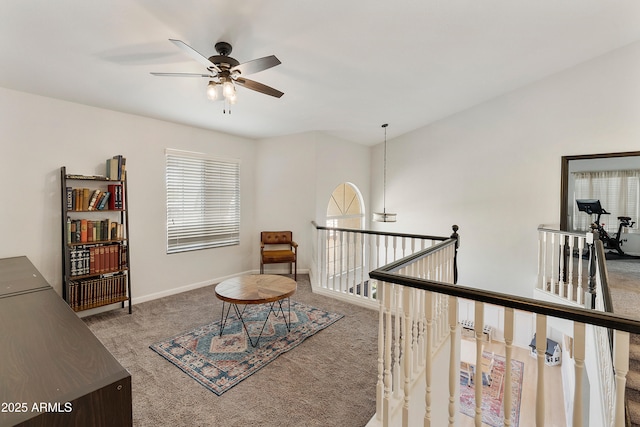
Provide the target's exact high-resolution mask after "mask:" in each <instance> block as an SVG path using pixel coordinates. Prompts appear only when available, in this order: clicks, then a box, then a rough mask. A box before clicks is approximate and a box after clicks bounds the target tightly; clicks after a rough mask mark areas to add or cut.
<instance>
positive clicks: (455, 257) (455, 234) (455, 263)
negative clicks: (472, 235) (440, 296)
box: [451, 224, 460, 285]
mask: <svg viewBox="0 0 640 427" xmlns="http://www.w3.org/2000/svg"><path fill="white" fill-rule="evenodd" d="M451 229H452V230H453V233H452V234H451V238H452V239H456V248H455V252H454V254H453V284H454V285H455V284H456V283H458V248H459V247H460V235H459V234H458V229H459V227H458V226H457V225H455V224H453V225H452V226H451Z"/></svg>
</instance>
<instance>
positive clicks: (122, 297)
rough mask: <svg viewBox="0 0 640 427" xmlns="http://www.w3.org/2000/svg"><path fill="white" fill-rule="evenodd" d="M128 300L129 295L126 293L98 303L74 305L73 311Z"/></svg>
mask: <svg viewBox="0 0 640 427" xmlns="http://www.w3.org/2000/svg"><path fill="white" fill-rule="evenodd" d="M128 300H129V297H127V296H126V295H124V296H121V297H114V298H110V299H108V300H105V301H101V302H97V303H92V304H83V305H81V306H79V307H73V311H84V310H89V309H92V308H98V307H104V306H105V305H110V304H118V303H121V302H125V301H128Z"/></svg>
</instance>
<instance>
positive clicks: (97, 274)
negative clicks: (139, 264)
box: [69, 268, 129, 281]
mask: <svg viewBox="0 0 640 427" xmlns="http://www.w3.org/2000/svg"><path fill="white" fill-rule="evenodd" d="M125 271H129V269H128V268H121V269H119V270H113V271H103V272H102V273H93V274H83V275H81V276H69V280H72V281H74V280H83V279H91V278H100V277H108V276H113V275H116V274H118V273H124V272H125Z"/></svg>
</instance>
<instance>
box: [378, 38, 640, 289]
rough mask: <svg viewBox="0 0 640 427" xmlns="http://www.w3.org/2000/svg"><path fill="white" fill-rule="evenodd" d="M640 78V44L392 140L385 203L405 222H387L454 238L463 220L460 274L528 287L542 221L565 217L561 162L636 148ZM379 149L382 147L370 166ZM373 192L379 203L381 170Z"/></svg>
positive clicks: (468, 280) (473, 280)
mask: <svg viewBox="0 0 640 427" xmlns="http://www.w3.org/2000/svg"><path fill="white" fill-rule="evenodd" d="M638 75H640V43H635V44H633V45H630V46H628V47H626V48H623V49H620V50H617V51H615V52H612V53H610V54H607V55H605V56H602V57H600V58H597V59H595V60H593V61H590V62H588V63H584V64H582V65H580V66H577V67H574V68H571V69H569V70H566V71H564V72H562V73H559V74H556V75H553V76H551V77H549V78H546V79H544V80H541V81H539V82H537V83H535V84H533V85H530V86H528V87H525V88H522V89H520V90H517V91H515V92H512V93H509V94H507V95H504V96H501V97H499V98H496V99H493V100H491V101H489V102H487V103H484V104H482V105H479V106H476V107H474V108H470V109H469V110H466V111H463V112H461V113H459V114H456V115H454V116H451V117H449V118H446V119H444V120H441V121H439V122H437V123H434V124H432V125H430V126H427V127H424V128H422V129H419V130H417V131H414V132H412V133H409V134H405V135H402V136H399V137H396V138H393V139H392V140H390V141H389V142H388V146H387V158H388V160H387V162H388V164H387V210H391V211H394V212H396V213H397V214H398V222H397V223H396V224H384V225H382V226H378V227H379V228H383V229H389V230H394V231H407V232H422V233H427V234H437V235H449V234H450V233H451V231H450V226H451V225H452V224H454V223H455V224H458V225H459V226H460V231H459V233H460V236H461V247H460V252H459V263H458V265H459V267H460V276H459V283H461V284H464V285H468V286H473V287H481V288H487V289H492V290H497V291H501V292H505V293H514V294H520V295H526V296H531V295H532V290H533V284H534V283H535V280H536V268H537V253H536V245H537V240H536V239H537V234H536V228H537V226H538V225H539V224H558V223H559V212H560V208H559V203H560V200H559V199H560V159H561V157H562V156H563V155H577V154H588V153H605V152H624V151H635V150H638V147H639V145H638V141H640V85H639V84H638ZM479 84H481V82H479ZM425 102H429V100H428V99H427V100H425ZM389 129H390V130H391V129H392V124H390V125H389ZM390 133H391V132H390ZM381 155H382V146H381V144H380V145H378V146H377V147H376V148H375V150H374V152H373V156H372V171H376V170H380V168H381V166H380V165H381ZM372 194H373V195H374V196H375V197H376V199H375V200H374V201H373V203H374V207H376V206H379V207H382V203H381V201H380V199H379V198H380V197H381V194H382V189H381V180H380V179H379V178H378V177H377V176H376V174H374V175H373V176H372Z"/></svg>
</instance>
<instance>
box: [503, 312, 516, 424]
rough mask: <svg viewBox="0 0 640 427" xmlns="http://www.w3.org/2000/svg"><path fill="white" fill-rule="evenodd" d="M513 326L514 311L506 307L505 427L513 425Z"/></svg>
mask: <svg viewBox="0 0 640 427" xmlns="http://www.w3.org/2000/svg"><path fill="white" fill-rule="evenodd" d="M513 326H514V310H513V308H508V307H505V309H504V344H505V362H504V363H505V374H504V425H505V426H506V427H509V426H510V425H511V408H512V405H513V402H512V401H511V395H512V392H511V389H512V387H513V381H512V379H511V355H512V353H513V346H512V344H513Z"/></svg>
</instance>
